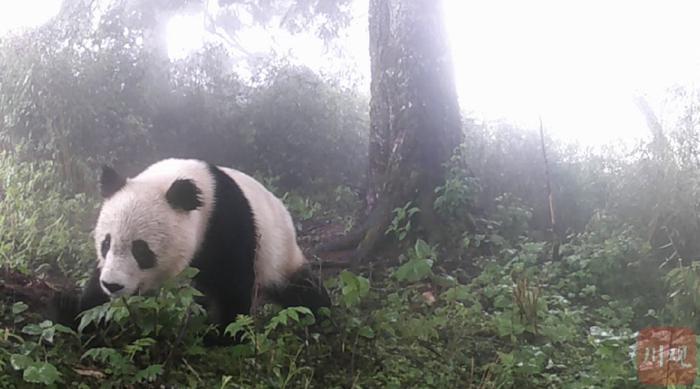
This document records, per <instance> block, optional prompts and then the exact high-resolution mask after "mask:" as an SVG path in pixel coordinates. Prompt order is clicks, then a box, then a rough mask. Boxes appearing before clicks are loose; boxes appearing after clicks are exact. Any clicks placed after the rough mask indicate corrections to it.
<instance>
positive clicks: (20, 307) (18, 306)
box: [12, 301, 29, 316]
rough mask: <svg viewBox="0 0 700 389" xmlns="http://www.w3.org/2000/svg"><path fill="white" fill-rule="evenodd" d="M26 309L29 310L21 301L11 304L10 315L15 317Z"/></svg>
mask: <svg viewBox="0 0 700 389" xmlns="http://www.w3.org/2000/svg"><path fill="white" fill-rule="evenodd" d="M27 309H29V306H28V305H27V304H25V303H23V302H21V301H18V302H16V303H14V304H12V314H13V315H15V316H16V315H19V314H20V313H22V312H24V311H26V310H27Z"/></svg>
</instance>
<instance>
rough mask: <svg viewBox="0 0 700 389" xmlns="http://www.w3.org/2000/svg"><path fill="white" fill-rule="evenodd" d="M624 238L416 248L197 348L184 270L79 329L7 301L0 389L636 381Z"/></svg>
mask: <svg viewBox="0 0 700 389" xmlns="http://www.w3.org/2000/svg"><path fill="white" fill-rule="evenodd" d="M628 234H629V231H626V230H624V229H621V230H618V231H617V232H615V233H614V234H613V235H611V236H606V237H602V236H600V235H597V234H583V235H580V236H578V237H576V238H575V239H572V240H571V241H570V242H569V243H568V244H565V245H564V247H563V248H562V253H563V258H562V260H560V261H558V262H551V261H549V260H548V256H549V254H548V253H549V251H548V246H547V245H546V244H544V243H538V242H529V241H524V240H523V241H520V242H519V243H517V244H512V245H510V246H509V247H505V246H504V247H502V248H500V249H498V250H496V251H497V254H495V255H488V256H481V257H478V258H476V259H475V261H474V266H476V267H478V268H479V269H480V271H479V272H478V273H477V274H478V275H477V276H470V275H468V274H466V273H465V272H462V271H460V270H459V268H458V267H456V265H457V264H456V263H455V262H454V261H450V260H449V259H445V258H440V254H439V253H438V250H437V249H436V248H435V247H431V246H429V245H428V244H426V243H425V242H424V241H422V240H417V241H416V242H415V243H414V244H412V246H411V248H410V249H409V250H408V251H407V252H406V255H405V256H404V258H402V262H401V263H399V264H397V265H396V266H394V267H390V268H386V269H384V270H382V271H376V270H375V271H373V272H371V273H370V272H363V273H360V274H356V273H354V272H351V271H349V270H345V271H342V272H341V273H340V274H338V275H337V276H334V277H332V278H329V279H328V280H327V281H326V284H327V287H328V288H329V289H330V291H331V292H332V294H333V298H334V302H335V303H334V306H333V308H332V309H331V310H329V311H327V312H322V313H321V314H320V315H319V317H314V316H313V315H312V314H311V313H310V312H309V311H308V310H307V309H305V308H289V309H284V310H281V309H279V308H277V307H274V306H270V305H266V306H263V307H261V308H260V309H259V310H258V312H257V313H256V315H254V316H252V317H251V316H241V317H239V319H238V320H237V321H235V322H234V323H232V324H231V325H229V326H228V328H227V334H228V335H229V336H234V335H237V336H239V337H241V339H242V341H241V343H240V344H238V345H235V346H230V347H215V348H205V347H204V346H203V345H202V339H203V338H204V336H205V335H206V334H207V332H208V331H209V330H210V328H209V326H208V325H207V324H206V323H207V322H206V318H205V312H204V311H203V309H202V308H201V307H200V306H199V305H197V304H196V303H195V302H194V297H195V296H196V295H197V294H198V293H197V291H195V290H194V289H192V288H191V287H190V286H189V283H188V282H186V281H187V278H188V277H191V276H192V275H193V274H194V271H191V272H186V273H187V274H185V275H183V277H181V279H180V280H177V281H176V282H172V283H171V284H170V285H166V286H165V287H164V288H162V289H161V290H160V291H159V292H158V294H157V295H155V296H149V297H143V296H135V297H131V298H128V299H121V300H117V301H113V302H111V303H110V304H106V305H104V306H100V307H96V308H94V309H92V310H91V311H88V312H87V313H85V314H84V316H83V317H82V322H81V329H82V328H83V327H86V326H87V327H89V326H90V325H92V324H96V323H100V326H99V327H98V328H99V330H97V331H96V332H95V331H92V332H91V331H87V330H86V331H84V332H85V333H84V334H82V335H79V334H76V333H74V332H73V331H71V330H70V329H68V328H66V327H63V326H60V325H56V324H53V323H51V322H50V321H46V320H43V319H42V318H41V317H40V316H39V315H37V314H36V310H34V309H28V308H29V307H28V305H27V303H25V302H23V301H13V300H12V298H11V296H7V295H5V296H4V297H5V299H4V300H3V304H2V306H1V308H0V309H1V310H2V318H3V319H2V320H3V329H2V330H0V369H2V375H0V377H1V378H0V387H26V386H27V385H29V384H35V385H46V386H51V387H85V388H88V387H89V388H92V387H139V388H140V387H162V386H163V385H166V386H171V385H172V386H175V387H183V386H186V387H201V388H214V387H215V388H239V387H261V388H284V387H294V388H296V387H318V388H341V387H343V388H344V387H363V388H372V387H395V388H404V387H435V388H451V387H459V388H470V387H472V388H497V387H567V388H577V387H578V388H588V387H610V388H613V387H614V388H619V387H635V386H636V373H635V369H634V364H633V345H634V340H635V338H634V336H635V333H634V331H635V328H634V327H635V326H637V324H636V323H637V321H638V320H639V319H640V318H642V317H645V316H644V315H643V314H640V313H639V312H641V311H642V310H643V307H641V306H640V305H639V304H637V305H635V303H634V301H635V300H633V299H630V300H622V299H620V298H617V299H616V298H612V297H611V296H610V295H609V294H608V293H613V292H616V290H617V287H618V286H616V285H609V284H607V280H608V278H609V279H612V277H613V275H614V274H615V272H616V271H620V269H621V267H625V266H628V264H626V261H627V258H644V257H645V255H646V251H647V250H648V248H647V247H646V246H645V245H644V244H642V243H639V242H638V241H636V240H635V239H634V238H633V237H632V236H629V235H628ZM472 241H473V240H472ZM447 269H449V271H448V270H447ZM620 286H621V287H625V286H624V285H620ZM637 290H639V289H637ZM649 292H650V293H652V292H653V291H649ZM15 297H16V298H19V299H22V298H23V297H22V296H21V295H15ZM637 297H643V296H637ZM645 313H646V311H645ZM650 320H651V319H650Z"/></svg>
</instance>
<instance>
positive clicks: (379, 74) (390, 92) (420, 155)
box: [337, 0, 462, 257]
mask: <svg viewBox="0 0 700 389" xmlns="http://www.w3.org/2000/svg"><path fill="white" fill-rule="evenodd" d="M369 35H370V44H369V48H370V57H371V72H372V82H371V94H372V99H371V101H370V139H369V172H368V173H369V174H368V180H369V182H368V191H367V196H366V198H365V203H366V218H367V222H366V223H364V224H363V225H362V226H361V227H359V228H358V229H356V230H355V231H353V232H352V233H350V234H349V235H348V236H347V237H346V238H345V239H344V240H342V243H340V242H341V241H339V243H340V245H338V246H337V247H340V246H343V247H348V246H354V245H356V247H357V250H356V256H358V257H364V256H366V255H367V254H369V253H370V252H371V251H372V250H374V248H375V247H376V246H377V244H378V243H379V242H381V241H382V240H383V238H384V235H385V234H384V231H385V230H386V228H387V226H388V225H389V223H390V222H391V217H392V210H393V209H394V208H396V207H400V206H403V205H405V204H406V202H408V201H413V203H414V205H417V206H418V207H419V208H420V212H419V213H418V214H417V216H418V218H419V220H418V223H417V227H419V228H421V229H422V230H423V231H425V232H427V233H428V235H429V237H430V236H431V235H434V234H435V233H437V232H438V231H439V230H440V228H439V222H438V220H437V217H436V215H435V212H434V211H433V200H434V191H435V188H436V187H437V186H439V185H441V184H442V183H443V182H444V178H445V169H444V164H445V162H447V161H448V160H449V158H450V156H451V155H452V153H453V152H454V150H455V149H456V148H457V147H458V146H459V144H460V142H461V138H462V135H461V134H462V132H461V118H460V114H459V105H458V101H457V92H456V89H455V84H454V75H453V69H452V60H451V55H450V50H449V47H448V44H447V39H446V33H445V30H444V26H443V23H442V1H440V0H370V6H369ZM414 225H416V224H414Z"/></svg>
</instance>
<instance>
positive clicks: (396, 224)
mask: <svg viewBox="0 0 700 389" xmlns="http://www.w3.org/2000/svg"><path fill="white" fill-rule="evenodd" d="M411 205H412V204H411V202H410V201H409V202H408V203H406V205H404V206H403V207H400V208H396V209H394V210H393V211H392V214H393V215H394V217H393V219H392V220H391V224H390V225H389V227H388V228H387V229H386V231H385V232H384V234H386V235H389V234H394V236H396V238H397V239H398V240H399V241H402V240H404V239H405V238H406V236H407V235H408V233H409V232H410V231H411V218H412V217H413V215H414V214H416V213H418V212H420V209H419V208H418V207H412V206H411Z"/></svg>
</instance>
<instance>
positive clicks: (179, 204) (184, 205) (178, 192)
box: [165, 179, 203, 211]
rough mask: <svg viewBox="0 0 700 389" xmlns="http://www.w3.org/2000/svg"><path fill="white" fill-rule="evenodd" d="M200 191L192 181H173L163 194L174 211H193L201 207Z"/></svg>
mask: <svg viewBox="0 0 700 389" xmlns="http://www.w3.org/2000/svg"><path fill="white" fill-rule="evenodd" d="M201 195H202V191H201V190H199V188H198V187H197V185H195V184H194V182H193V181H192V180H187V179H179V180H175V182H173V184H172V185H170V189H168V192H167V193H166V194H165V198H166V199H167V200H168V204H170V206H171V207H173V208H174V209H180V210H183V211H193V210H195V209H197V208H199V207H201V206H202V204H203V203H202V199H201V198H200V196H201Z"/></svg>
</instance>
